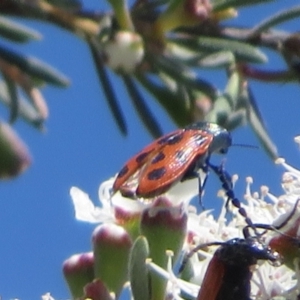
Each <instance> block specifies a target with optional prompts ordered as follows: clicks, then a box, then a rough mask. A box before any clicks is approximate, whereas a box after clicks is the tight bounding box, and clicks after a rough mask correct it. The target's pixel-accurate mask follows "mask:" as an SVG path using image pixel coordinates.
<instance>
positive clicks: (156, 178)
mask: <svg viewBox="0 0 300 300" xmlns="http://www.w3.org/2000/svg"><path fill="white" fill-rule="evenodd" d="M231 142H232V139H231V135H230V133H229V132H228V131H227V130H226V129H224V128H222V127H220V126H219V125H217V124H214V123H208V122H197V123H193V124H191V125H189V126H187V127H186V128H184V129H178V130H175V131H173V132H171V133H169V134H166V135H164V136H162V137H161V138H159V139H157V140H155V141H154V142H153V143H151V144H150V145H148V146H147V147H145V148H144V149H143V150H142V151H140V152H139V153H138V154H136V155H135V156H134V157H132V158H131V159H130V160H129V161H127V162H126V164H125V166H124V167H123V168H122V169H121V171H120V172H119V173H118V175H117V177H116V179H115V182H114V184H113V192H117V191H120V192H121V193H122V194H123V195H124V196H128V195H132V196H136V197H138V198H152V197H155V196H158V195H161V194H163V193H165V192H166V191H168V190H169V189H170V188H171V187H172V186H173V185H175V184H176V183H178V182H179V181H184V180H187V179H191V178H195V177H198V178H199V175H198V174H197V171H198V170H199V169H202V170H204V171H205V172H207V169H208V168H209V166H210V164H209V158H210V156H211V154H213V153H222V154H225V153H226V152H227V150H228V148H229V147H230V146H231ZM214 171H216V170H214ZM134 180H136V186H135V187H134V190H132V186H131V183H132V182H133V181H134ZM201 184H202V183H200V184H199V186H200V187H201Z"/></svg>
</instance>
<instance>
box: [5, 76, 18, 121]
mask: <svg viewBox="0 0 300 300" xmlns="http://www.w3.org/2000/svg"><path fill="white" fill-rule="evenodd" d="M2 76H3V79H4V80H5V83H6V86H7V92H8V93H7V95H8V96H9V103H10V105H9V106H10V116H9V122H10V123H13V122H14V121H15V120H16V119H17V117H18V114H19V98H18V91H17V86H16V84H15V83H14V81H13V80H11V79H10V78H9V77H8V76H6V75H5V74H2Z"/></svg>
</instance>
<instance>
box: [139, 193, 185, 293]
mask: <svg viewBox="0 0 300 300" xmlns="http://www.w3.org/2000/svg"><path fill="white" fill-rule="evenodd" d="M186 227H187V214H186V213H185V211H184V210H183V209H182V206H181V205H179V206H172V204H171V203H170V201H168V200H167V199H166V198H163V197H160V198H159V199H157V201H156V202H155V203H154V205H153V206H152V207H150V208H148V209H145V211H144V213H143V215H142V220H141V234H142V235H144V236H145V237H146V238H147V240H148V243H149V249H150V255H149V257H150V258H151V259H152V261H153V262H154V263H155V264H157V265H158V266H160V267H161V268H163V269H166V268H167V263H168V257H167V255H166V251H167V250H172V251H173V252H174V260H173V262H176V258H177V257H178V255H179V253H180V251H181V248H182V245H183V242H184V239H185V235H186ZM165 288H166V280H164V279H163V278H161V277H159V276H158V275H157V274H154V273H153V274H151V289H152V296H153V297H152V299H163V298H164V293H165Z"/></svg>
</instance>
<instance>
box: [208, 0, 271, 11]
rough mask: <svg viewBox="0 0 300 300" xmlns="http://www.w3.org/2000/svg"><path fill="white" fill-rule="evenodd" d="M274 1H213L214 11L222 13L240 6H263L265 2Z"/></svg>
mask: <svg viewBox="0 0 300 300" xmlns="http://www.w3.org/2000/svg"><path fill="white" fill-rule="evenodd" d="M270 1H274V0H219V1H218V0H215V1H212V6H213V11H220V10H224V9H227V8H231V7H234V8H237V7H240V6H247V5H254V4H262V3H264V2H270Z"/></svg>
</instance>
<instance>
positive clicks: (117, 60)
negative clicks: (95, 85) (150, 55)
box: [104, 31, 144, 73]
mask: <svg viewBox="0 0 300 300" xmlns="http://www.w3.org/2000/svg"><path fill="white" fill-rule="evenodd" d="M104 53H105V55H106V63H107V65H108V66H109V67H110V68H112V69H113V70H115V71H121V72H125V73H130V72H133V71H134V70H135V68H136V67H137V65H138V64H140V62H141V61H142V59H143V57H144V46H143V40H142V38H141V37H140V36H139V35H138V34H137V33H134V32H130V31H119V32H117V33H116V34H115V36H114V38H113V39H112V40H109V41H108V42H107V43H106V44H105V45H104Z"/></svg>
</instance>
